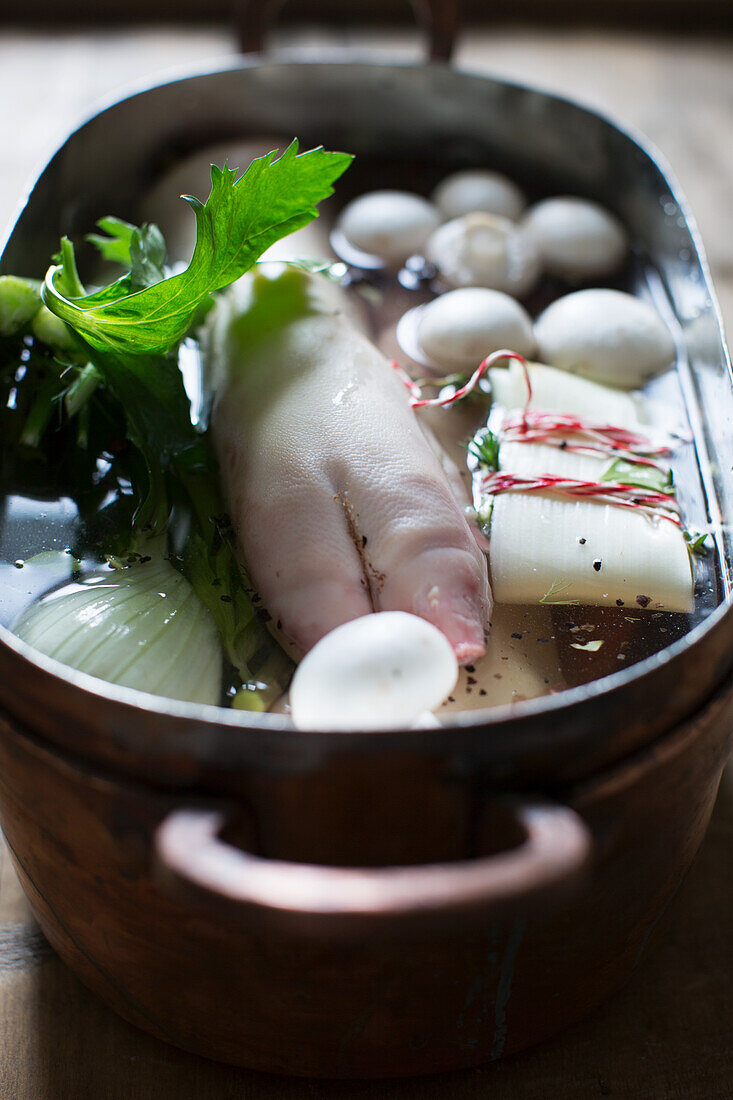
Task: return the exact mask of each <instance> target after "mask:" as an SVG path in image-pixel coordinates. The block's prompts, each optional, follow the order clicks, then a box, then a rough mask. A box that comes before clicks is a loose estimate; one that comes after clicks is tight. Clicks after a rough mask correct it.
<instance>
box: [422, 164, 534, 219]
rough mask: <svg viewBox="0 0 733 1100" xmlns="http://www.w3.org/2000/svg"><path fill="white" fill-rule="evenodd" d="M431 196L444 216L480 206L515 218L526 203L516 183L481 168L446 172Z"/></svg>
mask: <svg viewBox="0 0 733 1100" xmlns="http://www.w3.org/2000/svg"><path fill="white" fill-rule="evenodd" d="M431 197H432V200H433V202H434V203H435V205H436V206H437V207H438V209H439V210H440V212H441V214H442V215H443V217H444V218H446V219H447V218H460V216H461V215H462V214H472V213H474V212H475V211H477V210H482V211H484V213H486V214H498V215H499V216H500V217H502V218H511V220H512V221H516V220H517V218H518V217H519V215H520V214H521V213H522V211H523V210H524V208H525V206H526V205H527V200H526V199H525V197H524V195H523V194H522V192H521V191H520V190H519V188H518V187H517V185H516V183H512V181H511V180H510V179H507V177H506V176H502V175H501V174H500V173H499V172H489V171H487V170H486V169H484V168H467V169H465V171H463V172H454V173H453V174H452V175H450V176H446V178H445V179H444V180H441V182H440V183H439V184H438V186H437V187H436V188H435V190H434V191H433V194H432V196H431Z"/></svg>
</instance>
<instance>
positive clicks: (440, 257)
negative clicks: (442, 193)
mask: <svg viewBox="0 0 733 1100" xmlns="http://www.w3.org/2000/svg"><path fill="white" fill-rule="evenodd" d="M426 255H427V257H428V259H429V260H431V261H432V263H434V264H435V266H436V267H437V268H438V271H439V272H440V274H441V276H442V277H443V279H445V281H446V282H447V283H450V284H451V286H485V287H491V288H492V289H494V290H503V291H505V292H506V293H507V294H514V295H518V296H520V297H521V295H523V294H526V293H527V292H528V291H529V290H531V289H532V287H533V286H534V284H535V283H536V281H537V279H538V277H539V274H540V267H541V264H540V257H539V252H538V251H537V246H536V245H535V243H534V241H533V240H532V239H531V237H530V236H529V234H528V233H527V232H526V230H524V229H522V228H521V227H520V226H518V225H517V224H516V223H515V222H512V221H509V219H508V218H499V217H496V216H495V215H494V214H480V213H479V214H465V215H464V216H463V217H460V218H454V219H453V220H452V221H449V222H446V223H445V225H441V226H440V227H439V228H438V229H436V230H435V232H434V233H433V235H432V236H431V237H430V239H429V241H428V243H427V249H426Z"/></svg>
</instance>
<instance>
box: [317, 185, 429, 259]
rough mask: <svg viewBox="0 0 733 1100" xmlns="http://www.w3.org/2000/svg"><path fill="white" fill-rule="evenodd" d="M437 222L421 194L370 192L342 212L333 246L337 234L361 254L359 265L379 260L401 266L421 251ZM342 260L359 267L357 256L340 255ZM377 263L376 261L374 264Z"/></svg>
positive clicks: (335, 242) (336, 243) (349, 204)
mask: <svg viewBox="0 0 733 1100" xmlns="http://www.w3.org/2000/svg"><path fill="white" fill-rule="evenodd" d="M439 223H440V216H439V214H438V211H437V210H436V209H435V207H434V206H433V205H432V203H430V202H428V200H427V199H424V198H422V197H421V196H420V195H413V194H411V193H410V192H409V191H370V192H368V193H367V194H366V195H360V196H359V197H358V198H356V199H352V201H351V202H350V203H348V204H347V205H346V206H345V207H344V209H343V210H342V211H341V216H340V217H339V219H338V222H337V225H336V235H335V238H334V246H335V247H336V248H337V251H339V252H342V251H343V250H342V249H339V248H338V240H339V235H343V238H344V239H345V241H346V244H347V245H350V246H351V247H352V248H353V249H356V251H357V252H358V253H362V254H363V258H364V262H363V263H362V264H361V265H359V266H364V267H373V266H377V263H378V262H379V261H381V262H382V263H384V264H387V265H393V264H400V263H402V262H403V261H404V260H406V259H407V258H408V256H412V255H414V254H415V253H418V252H421V251H422V249H423V248H424V245H425V242H426V241H427V239H428V237H429V236H430V234H431V233H432V231H433V230H434V229H435V227H436V226H437V225H438V224H439ZM343 258H344V259H346V260H348V261H350V262H356V263H357V264H358V261H359V257H358V256H357V257H355V258H354V257H351V256H349V255H348V254H346V252H343ZM375 261H376V262H375Z"/></svg>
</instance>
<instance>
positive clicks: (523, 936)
mask: <svg viewBox="0 0 733 1100" xmlns="http://www.w3.org/2000/svg"><path fill="white" fill-rule="evenodd" d="M445 29H446V27H445V26H444V27H443V30H445ZM448 29H450V28H448ZM445 42H446V40H445V37H443V39H441V41H440V42H438V44H437V46H435V47H434V52H435V53H440V52H442V53H443V54H445V53H446V52H447V50H446V46H445ZM273 132H284V133H297V134H298V136H299V137H300V138H301V139H302V142H303V144H304V145H306V146H307V145H308V144H320V143H323V144H325V145H326V146H327V147H330V148H345V149H348V150H350V151H352V152H355V153H356V154H357V157H358V158H362V159H363V161H364V162H365V163H368V161H369V158H370V157H375V156H378V157H379V158H380V163H381V164H382V165H384V164H385V163H387V164H389V163H392V164H393V165H394V167H395V171H397V169H398V168H399V169H401V170H404V168H405V165H408V166H409V165H411V164H413V163H414V164H419V165H420V166H421V170H424V171H425V172H426V173H427V174H428V175H429V174H430V172H431V171H432V173H433V175H434V176H435V178H437V176H438V175H439V174H440V173H441V172H443V173H444V172H446V171H448V170H450V169H452V168H454V167H458V166H461V165H467V164H472V163H482V162H483V163H488V164H491V165H494V166H497V167H499V168H501V169H502V170H505V171H507V172H509V173H510V174H512V175H513V176H514V177H515V178H517V179H519V180H520V181H521V182H525V183H527V184H528V186H529V189H530V191H532V190H534V191H535V192H537V191H538V189H539V193H552V192H555V193H558V192H559V193H563V192H565V193H567V192H572V193H576V194H583V195H587V196H589V197H592V198H596V199H598V200H599V201H601V202H604V203H606V204H607V205H608V206H610V207H612V208H613V209H615V210H616V212H617V213H618V214H619V215H620V217H621V218H622V219H623V220H624V221H625V223H626V224H627V226H628V227H629V230H630V234H631V236H632V238H633V240H634V241H635V243H636V249H637V251H636V257H635V260H634V264H633V271H632V274H631V276H630V281H631V287H632V288H633V286H634V285H635V284H637V283H638V284H639V285H642V284H643V285H644V287H645V288H646V290H647V292H651V293H652V294H653V295H655V296H656V300H657V303H658V304H659V307H660V308H661V309H663V311H664V312H665V316H666V317H667V318H668V319H669V320H670V323H671V325H672V327H673V330H674V331H675V332H676V334H677V337H678V342H679V347H680V371H679V379H680V384H681V387H682V392H683V397H684V401H685V405H686V407H687V411H688V414H689V416H690V420H691V423H692V426H693V428H694V431H695V435H696V439H697V446H698V453H699V456H700V472H699V498H700V499H699V509H700V510H701V512H702V519H703V521H705V519H707V521H708V522H710V523H711V524H712V525H713V528H714V530H715V535H716V542H717V550H718V561H719V569H718V573H719V576H718V578H717V583H718V585H719V590H720V605H719V606H718V607H717V608H716V609H715V610H714V611H712V613H711V614H710V615H709V616H708V617H707V618H705V619H704V621H702V622H701V623H700V624H699V625H698V626H696V627H695V628H694V629H693V630H692V631H691V632H690V633H688V634H687V635H685V636H684V637H683V638H681V639H680V640H678V641H676V642H675V643H674V644H672V645H671V646H669V647H668V648H667V649H665V650H664V651H662V652H660V653H658V654H656V655H654V656H652V657H649V658H648V659H646V660H644V661H641V662H640V663H638V664H635V665H633V666H632V667H629V668H627V669H625V670H623V671H621V672H614V674H613V675H609V676H607V677H606V678H604V679H603V680H602V681H599V682H595V683H592V684H591V685H587V686H583V687H576V688H572V689H570V690H568V691H567V692H564V693H562V694H561V695H557V696H553V697H549V698H543V699H537V700H532V701H528V702H524V703H517V704H515V705H513V706H512V707H498V708H495V709H493V710H491V711H483V712H473V713H471V714H465V715H453V716H451V722H452V724H451V725H450V726H447V727H444V728H442V729H440V730H436V731H432V730H431V731H424V730H423V731H405V730H394V731H390V732H385V733H368V734H367V733H358V732H357V733H353V732H350V733H343V734H335V733H320V734H319V733H312V734H307V735H304V734H302V733H297V732H295V731H293V730H292V729H289V728H288V727H287V724H286V722H285V720H283V719H282V718H280V717H278V716H275V715H264V716H258V715H255V714H252V715H248V714H243V713H241V712H240V713H237V714H234V713H233V712H227V711H223V710H219V709H218V708H214V707H204V706H195V705H190V704H182V703H176V702H170V701H166V700H163V699H159V698H152V697H149V696H144V695H142V694H140V693H136V692H133V691H130V690H127V689H121V688H116V687H112V686H110V685H106V684H103V683H101V682H100V681H98V680H94V679H92V678H90V677H87V676H85V675H84V674H81V673H77V672H74V671H71V670H69V669H66V668H64V667H62V666H61V665H59V664H58V663H56V662H54V661H53V660H50V659H47V658H45V657H43V656H41V655H39V654H38V653H36V652H35V651H34V650H32V649H30V648H29V647H28V646H26V645H24V644H23V643H21V642H20V641H18V640H17V639H16V638H15V637H14V636H13V635H12V634H11V633H10V632H9V631H8V630H6V629H4V628H0V824H1V825H2V828H3V830H4V831H5V834H6V837H7V840H8V844H9V846H10V849H11V852H12V855H13V858H14V861H15V865H16V868H17V870H18V873H19V875H20V878H21V881H22V883H23V886H24V889H25V891H26V893H27V895H28V897H29V900H30V902H31V905H32V906H33V909H34V912H35V915H36V917H37V919H38V921H39V923H40V925H41V927H42V929H43V931H44V933H45V934H46V936H47V937H48V939H49V940H50V942H51V944H52V945H53V946H54V948H55V949H56V950H57V951H58V952H59V954H60V955H61V956H62V958H63V959H64V960H65V961H66V962H67V963H68V964H69V966H71V967H72V969H73V970H74V971H75V972H76V973H77V974H78V975H79V977H80V978H81V979H82V980H83V981H84V982H86V984H87V985H88V986H90V987H91V988H92V989H93V990H95V991H96V992H97V993H98V994H99V995H100V996H101V997H102V998H103V999H104V1000H105V1001H107V1003H108V1004H110V1005H111V1006H112V1007H113V1008H114V1009H115V1010H116V1011H117V1012H119V1013H120V1014H121V1015H123V1016H125V1017H126V1018H127V1019H129V1020H131V1021H133V1022H134V1023H136V1024H138V1025H139V1026H140V1027H142V1028H144V1029H146V1030H148V1031H150V1032H152V1033H153V1034H155V1035H157V1036H158V1037H160V1038H162V1039H165V1040H167V1041H169V1042H172V1043H175V1044H177V1045H179V1046H182V1047H185V1048H187V1049H189V1050H193V1051H197V1052H199V1053H201V1054H204V1055H207V1056H209V1057H212V1058H217V1059H222V1060H225V1061H229V1062H233V1063H238V1064H242V1065H247V1066H251V1067H255V1068H258V1069H262V1070H268V1071H273V1072H284V1073H291V1074H301V1075H311V1076H324V1077H326V1076H332V1077H338V1076H342V1077H350V1076H351V1077H354V1076H372V1077H379V1076H392V1075H407V1074H420V1073H432V1072H436V1071H439V1070H448V1069H457V1068H465V1067H468V1066H472V1065H475V1064H477V1063H480V1062H483V1061H486V1060H488V1059H496V1058H500V1057H501V1056H503V1055H504V1054H506V1053H510V1052H513V1051H516V1050H519V1049H521V1048H523V1047H526V1046H528V1045H530V1044H532V1043H535V1042H537V1041H539V1040H540V1039H542V1038H544V1037H545V1036H547V1035H550V1034H552V1033H553V1032H555V1031H557V1030H559V1029H560V1028H562V1027H564V1026H565V1025H566V1024H568V1023H570V1022H571V1021H573V1020H575V1019H578V1018H579V1017H580V1016H582V1015H583V1014H584V1013H586V1012H587V1011H589V1010H590V1009H591V1008H592V1007H593V1006H595V1005H597V1004H598V1003H599V1002H600V1001H602V1000H603V998H605V997H606V996H607V995H608V994H609V993H610V992H612V991H613V990H615V989H617V988H618V987H619V986H620V985H621V984H622V983H623V982H624V981H626V979H627V978H628V977H629V975H630V973H631V972H632V970H633V968H634V966H635V965H636V964H637V962H638V961H639V958H640V957H641V955H642V953H643V951H644V948H645V946H646V943H647V940H648V938H649V936H650V934H651V932H652V931H653V929H654V927H655V926H656V924H657V921H658V920H659V918H660V916H661V914H662V913H663V911H664V909H665V908H666V906H667V904H668V903H669V901H670V899H671V897H672V896H673V894H674V893H675V891H676V889H677V887H678V885H679V883H680V881H681V879H682V876H683V875H684V873H685V871H686V870H687V868H688V866H689V864H690V862H691V860H692V858H693V856H694V854H695V852H696V851H697V848H698V846H699V844H700V842H701V840H702V836H703V834H704V831H705V828H706V825H707V822H708V819H709V816H710V812H711V809H712V804H713V801H714V798H715V794H716V791H717V787H718V783H719V779H720V774H721V770H722V767H723V764H724V761H725V759H726V756H727V753H728V750H729V742H730V732H731V729H732V728H733V723H732V719H733V679H732V672H733V615H732V614H731V609H730V606H729V591H730V570H731V547H730V540H729V526H728V525H729V523H730V517H731V515H733V478H732V477H731V469H732V468H733V389H732V388H731V374H730V363H729V360H728V358H727V355H726V351H725V347H724V343H723V336H722V330H721V325H720V318H719V315H718V311H717V307H716V304H715V298H714V294H713V291H712V287H711V284H710V278H709V273H708V269H707V265H706V262H705V259H704V256H703V253H702V248H701V245H700V242H699V238H698V235H697V231H696V228H695V225H694V222H693V221H692V218H691V216H690V214H689V211H688V209H687V206H686V203H685V201H684V199H683V198H682V196H681V195H680V193H679V189H678V187H677V185H676V183H675V182H674V180H673V179H672V178H671V176H670V174H669V172H668V170H667V169H666V167H665V166H663V165H662V164H661V163H660V160H659V157H658V156H657V155H656V154H655V153H653V152H651V151H650V150H649V149H648V148H647V147H646V146H645V145H644V144H643V143H641V142H640V141H639V139H638V138H636V137H634V136H631V135H630V134H628V133H626V132H624V131H623V130H621V129H619V128H618V127H617V126H615V125H613V124H612V123H610V122H609V121H607V120H606V119H604V118H602V117H600V116H599V115H597V114H594V113H592V112H590V111H588V110H586V109H584V108H582V107H580V106H578V105H576V104H574V103H571V102H568V101H567V100H563V99H560V98H558V97H555V96H551V95H547V94H544V93H540V92H538V91H536V90H533V89H530V88H527V87H523V86H519V85H513V84H509V83H506V82H503V81H498V80H492V79H488V78H485V77H476V76H471V75H467V74H464V73H459V72H456V71H453V70H451V69H450V68H448V67H446V66H445V65H442V64H424V65H415V66H398V65H386V64H377V63H373V62H370V63H366V62H364V63H356V62H354V61H348V62H347V63H333V62H329V63H323V62H293V61H290V62H289V63H287V64H285V63H279V62H277V61H276V60H268V59H263V58H260V57H245V58H239V59H235V60H233V61H231V62H230V63H229V64H226V65H224V66H222V67H217V68H216V69H215V70H213V71H212V70H209V69H206V70H202V71H199V72H196V73H187V74H186V75H184V76H179V77H176V78H175V79H172V80H170V81H168V82H167V83H164V84H160V85H158V86H155V87H152V88H148V89H146V90H144V91H141V92H138V93H136V94H135V95H132V96H130V97H128V98H125V99H123V100H121V101H120V102H118V103H115V104H113V105H112V106H110V107H108V108H107V109H106V110H104V111H102V112H101V113H99V114H97V115H95V116H94V117H92V118H91V119H89V121H87V122H86V123H85V124H84V125H82V126H81V127H80V128H79V129H78V130H76V131H75V132H74V133H73V134H72V135H71V136H70V137H69V138H68V140H67V141H66V142H65V143H64V144H63V145H62V146H61V148H60V149H59V151H58V152H57V153H56V154H55V155H54V157H53V158H52V159H51V161H50V162H49V164H48V165H47V167H46V168H45V169H44V171H43V172H42V173H41V175H40V176H39V178H38V180H37V182H36V183H35V185H34V187H33V189H32V191H31V193H30V195H29V197H28V200H27V203H26V204H25V205H24V207H23V209H22V210H21V212H20V215H19V217H18V220H17V222H16V224H15V226H14V228H13V230H12V232H11V234H10V237H9V239H8V241H7V244H6V246H5V250H4V252H3V256H2V262H1V268H2V271H5V272H9V271H18V272H20V273H22V274H25V273H27V274H38V273H39V272H40V271H42V270H44V265H45V264H46V262H47V259H48V256H49V255H50V254H51V252H52V251H53V249H54V247H55V245H56V242H57V240H58V237H59V234H60V233H62V232H66V233H70V234H72V235H73V234H77V235H81V234H82V233H83V232H85V231H87V230H88V229H89V227H90V226H91V225H92V224H93V222H94V220H95V219H96V218H97V217H99V216H101V215H103V214H105V213H108V212H109V211H114V212H116V213H118V214H120V215H122V216H125V214H130V215H131V214H132V212H133V210H134V204H135V201H136V199H137V198H138V197H139V195H140V194H141V192H142V189H143V188H144V187H145V186H146V184H147V183H148V182H149V181H150V180H151V179H152V177H153V176H154V174H155V171H156V169H159V168H160V166H161V165H164V164H166V163H170V160H171V159H172V158H173V157H174V156H176V155H177V154H182V153H185V152H188V151H190V150H192V149H194V148H196V147H197V146H200V145H203V144H206V143H209V142H211V141H214V140H217V139H221V138H225V137H227V136H235V135H236V136H240V137H241V136H246V135H248V134H253V135H256V134H258V133H273ZM110 133H114V135H115V140H114V142H110V141H109V134H110ZM39 701H42V705H41V706H39Z"/></svg>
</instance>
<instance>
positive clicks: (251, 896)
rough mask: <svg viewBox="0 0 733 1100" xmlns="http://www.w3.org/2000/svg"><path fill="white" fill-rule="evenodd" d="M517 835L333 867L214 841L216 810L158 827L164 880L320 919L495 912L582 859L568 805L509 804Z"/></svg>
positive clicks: (557, 885) (531, 897)
mask: <svg viewBox="0 0 733 1100" xmlns="http://www.w3.org/2000/svg"><path fill="white" fill-rule="evenodd" d="M510 808H511V811H512V813H513V816H514V818H515V820H516V823H517V824H518V825H519V826H520V827H521V829H522V831H523V833H524V840H523V841H522V842H521V843H520V844H519V845H518V846H517V847H514V848H511V849H509V850H507V851H503V852H500V853H498V854H494V855H489V856H483V857H479V858H475V859H467V860H459V861H455V862H448V863H433V864H414V865H409V866H399V867H394V866H390V867H333V866H328V865H322V864H311V863H294V862H288V861H284V860H278V859H269V858H267V857H263V856H259V855H254V854H252V853H251V852H246V851H243V850H242V849H241V848H237V847H234V846H233V845H231V844H229V843H227V842H226V841H224V840H222V838H221V837H220V835H219V834H220V832H221V830H222V829H223V827H224V824H225V818H224V815H223V814H222V813H220V812H218V811H211V810H198V809H181V810H175V811H173V812H172V813H171V814H169V815H168V817H166V818H165V820H164V821H163V822H162V824H161V825H160V826H159V827H158V829H157V832H156V835H155V855H156V860H157V867H158V871H159V872H161V873H162V876H163V879H164V881H167V882H168V883H170V882H171V880H172V881H173V882H174V883H176V884H177V885H179V886H181V885H185V886H186V887H188V888H189V889H190V888H191V887H193V888H194V890H195V892H196V893H197V894H199V895H201V894H204V895H206V896H207V898H208V900H209V901H212V902H215V903H217V904H220V905H221V906H222V908H223V909H225V910H226V909H228V910H231V909H232V907H234V908H235V909H236V910H238V911H239V913H240V915H241V912H242V908H243V907H246V908H249V909H253V908H254V909H257V910H261V911H266V912H267V913H268V914H269V916H270V917H271V918H272V917H273V916H275V915H278V914H279V915H280V916H281V917H283V916H288V915H290V916H293V917H296V918H297V919H298V920H299V921H300V922H303V921H304V920H306V921H307V918H308V917H310V918H312V919H313V920H315V921H316V922H317V923H318V924H320V925H323V924H325V925H328V926H329V927H333V926H334V925H338V924H339V923H341V924H343V923H344V922H354V921H358V918H362V919H368V920H369V921H370V922H371V923H372V924H373V923H374V921H375V919H377V920H378V919H380V918H382V919H387V918H399V917H403V916H418V917H424V916H433V917H441V916H443V917H447V918H449V919H451V920H452V919H454V918H455V917H456V915H457V913H459V912H460V913H461V914H468V913H470V912H471V911H475V912H478V913H480V915H481V918H482V920H485V919H486V918H487V916H489V917H491V918H493V917H496V916H503V915H504V914H505V913H506V912H507V911H509V912H512V911H515V910H519V909H521V910H522V911H525V910H526V908H527V906H528V904H529V903H533V904H534V903H536V902H537V901H538V899H540V898H541V899H542V901H543V903H545V902H546V901H547V900H548V899H549V898H551V897H554V895H556V894H558V893H564V892H565V891H566V890H567V889H568V888H570V887H572V886H574V885H575V884H576V883H577V881H578V879H579V876H580V872H581V871H583V870H584V869H585V867H586V865H587V863H588V858H589V855H590V851H591V844H592V841H591V836H590V832H589V830H588V828H587V826H586V825H585V823H584V822H583V820H582V819H581V818H580V817H579V816H578V814H576V813H575V811H574V810H571V809H570V808H569V807H567V806H560V805H550V804H546V803H532V802H512V803H511V804H510Z"/></svg>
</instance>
